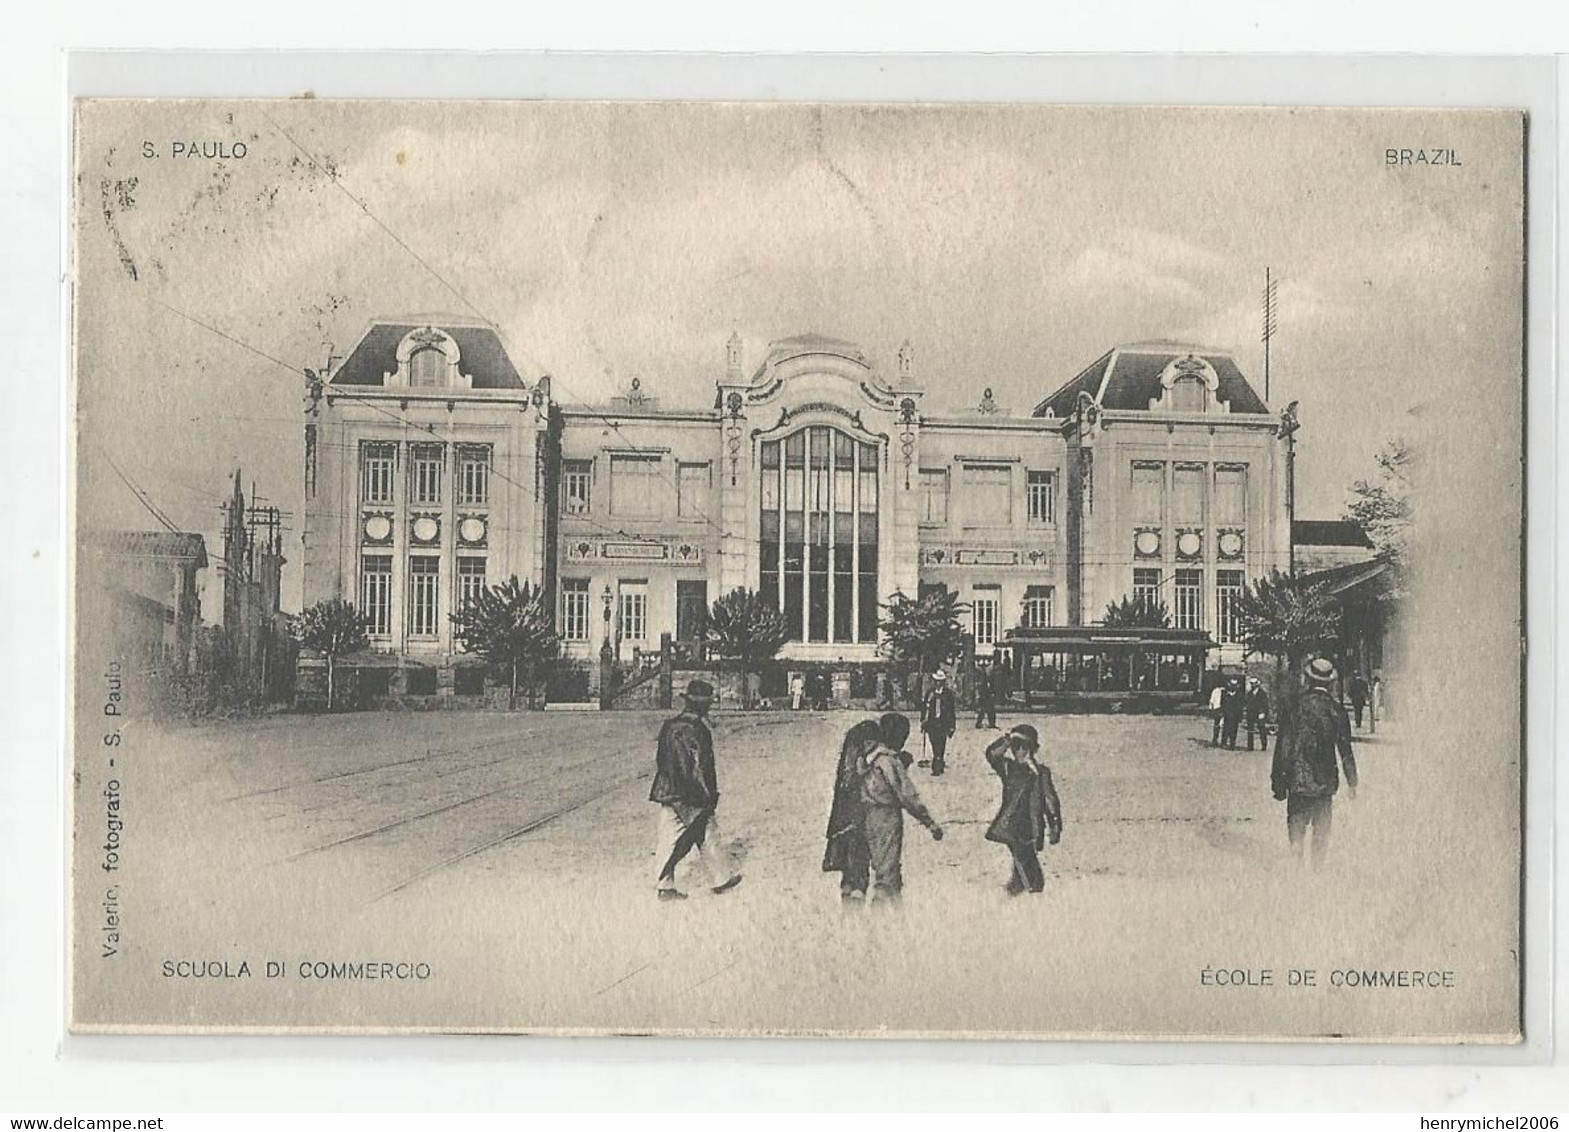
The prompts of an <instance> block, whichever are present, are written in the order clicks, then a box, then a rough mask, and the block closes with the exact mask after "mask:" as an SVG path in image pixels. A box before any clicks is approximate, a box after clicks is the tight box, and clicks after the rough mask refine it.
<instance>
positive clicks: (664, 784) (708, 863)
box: [648, 680, 741, 900]
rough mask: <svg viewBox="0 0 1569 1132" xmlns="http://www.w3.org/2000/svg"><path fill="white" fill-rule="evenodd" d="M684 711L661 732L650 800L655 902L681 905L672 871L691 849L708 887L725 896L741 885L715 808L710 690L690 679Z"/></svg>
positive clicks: (681, 895)
mask: <svg viewBox="0 0 1569 1132" xmlns="http://www.w3.org/2000/svg"><path fill="white" fill-rule="evenodd" d="M681 698H682V699H683V700H684V701H685V705H686V706H685V710H683V711H682V712H681V713H680V714H679V715H676V716H673V717H672V718H670V719H667V720H665V723H664V726H662V727H661V728H660V729H659V747H658V752H657V755H656V762H655V770H654V785H653V786H652V788H650V790H649V792H648V800H649V801H650V802H657V803H658V804H659V825H658V831H659V850H658V856H659V898H660V899H661V900H685V899H686V894H685V893H683V892H681V891H680V890H678V889H677V888H676V866H677V865H679V864H680V863H681V861H682V859H683V858H684V857H685V856H686V855H687V854H688V853H690V852H691V851H692V850H693V849H696V850H697V852H698V856H699V858H700V859H701V860H702V862H703V865H704V867H705V868H706V869H707V871H708V880H709V885H710V887H712V888H713V890H714V891H715V892H728V891H730V890H731V889H732V888H734V887H735V886H736V885H738V884H740V883H741V874H740V873H738V872H735V871H733V870H732V868H731V865H730V860H729V858H728V856H727V855H726V853H725V848H724V841H723V838H722V835H721V834H720V832H719V822H718V818H717V817H716V816H715V812H714V811H715V809H716V808H717V807H718V805H719V782H718V779H717V777H716V775H715V773H714V735H713V732H712V731H710V730H709V729H708V709H709V706H710V705H711V704H712V703H713V701H714V687H713V685H712V684H710V683H708V682H707V681H706V680H693V681H692V682H691V683H690V684H688V685H687V688H686V692H685V693H683V695H682V697H681Z"/></svg>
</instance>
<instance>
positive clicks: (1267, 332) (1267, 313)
mask: <svg viewBox="0 0 1569 1132" xmlns="http://www.w3.org/2000/svg"><path fill="white" fill-rule="evenodd" d="M1279 286H1280V280H1278V279H1276V278H1275V277H1274V276H1273V275H1271V274H1270V270H1269V268H1268V267H1266V268H1264V336H1263V338H1264V403H1265V404H1266V405H1267V404H1269V344H1270V340H1271V339H1272V338H1274V337H1275V327H1276V325H1277V323H1276V317H1275V316H1276V311H1277V303H1276V288H1278V287H1279Z"/></svg>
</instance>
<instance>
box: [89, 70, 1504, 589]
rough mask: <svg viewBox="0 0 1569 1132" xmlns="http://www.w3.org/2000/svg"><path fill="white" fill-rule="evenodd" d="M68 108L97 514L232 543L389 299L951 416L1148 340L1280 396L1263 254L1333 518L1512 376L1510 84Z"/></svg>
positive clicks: (568, 386) (1025, 394) (669, 384)
mask: <svg viewBox="0 0 1569 1132" xmlns="http://www.w3.org/2000/svg"><path fill="white" fill-rule="evenodd" d="M77 125H78V131H77V160H76V177H77V206H78V213H77V217H78V224H77V230H76V240H75V245H74V250H75V255H76V261H75V281H76V286H75V293H74V294H75V306H76V309H75V313H76V334H75V348H76V379H77V385H76V393H77V407H78V422H79V427H80V432H79V457H78V467H77V474H78V480H77V487H78V491H77V500H78V508H79V514H80V515H81V517H82V520H83V521H84V522H85V523H87V524H89V525H107V526H116V527H137V528H145V527H151V526H153V525H155V520H153V518H152V516H151V515H150V514H149V513H147V512H146V511H145V510H144V509H143V508H142V506H141V504H140V503H139V502H138V500H137V498H136V496H135V494H133V491H132V489H131V488H129V487H127V486H126V485H125V484H124V483H123V482H122V481H121V480H120V478H119V476H118V475H117V474H116V473H115V472H114V466H118V468H119V469H120V470H121V471H123V472H124V473H125V474H126V476H127V477H128V478H129V479H131V480H132V482H133V483H135V484H136V485H137V486H138V487H139V488H140V489H141V491H142V492H143V493H144V494H145V497H146V498H148V499H150V500H152V501H153V502H154V503H155V505H156V506H157V507H158V508H159V510H161V511H162V512H163V513H165V514H166V515H167V516H168V517H169V518H170V519H171V520H172V521H173V522H174V523H175V524H176V525H177V526H179V527H181V528H183V529H190V530H197V531H202V532H203V533H205V534H206V535H207V536H208V543H209V547H210V548H211V549H212V550H213V551H214V552H217V551H218V550H219V549H220V546H221V543H220V541H219V539H218V531H219V529H220V527H219V515H218V511H217V507H218V504H219V502H220V501H221V500H222V499H223V498H225V497H226V496H227V491H228V487H227V479H228V476H229V475H231V474H232V472H233V471H234V470H235V469H236V468H239V469H243V474H244V479H245V481H246V484H247V491H249V484H250V483H251V482H254V483H255V484H256V485H257V488H258V490H259V491H260V493H261V494H262V495H263V496H265V497H267V498H268V499H269V500H271V501H276V502H278V503H279V504H280V505H282V506H283V507H284V508H285V509H286V510H287V511H290V512H292V516H291V518H290V519H288V520H286V523H287V526H288V527H289V528H290V530H289V534H288V540H293V545H297V538H298V530H299V522H298V516H299V512H300V508H301V506H302V505H303V498H302V490H303V489H302V464H303V453H302V449H303V440H302V426H303V418H302V413H301V407H302V394H303V378H302V376H301V375H300V373H299V372H298V371H299V370H300V369H302V368H304V367H313V368H320V367H321V366H322V365H323V363H324V362H325V360H326V359H327V357H328V356H329V355H331V354H336V355H338V356H342V355H343V354H346V353H347V352H348V351H349V350H350V349H352V347H353V345H354V342H355V341H356V339H357V337H358V335H359V334H360V333H361V332H362V330H363V329H364V328H365V326H366V324H367V323H368V322H369V320H371V319H373V318H378V317H384V316H396V315H409V314H433V313H439V312H451V313H456V314H462V315H465V316H467V317H479V318H483V319H485V320H487V321H489V322H492V323H493V324H495V325H496V326H497V328H498V329H499V331H500V332H501V335H502V338H503V341H504V342H505V344H506V346H507V348H508V350H509V352H510V353H511V355H512V357H513V360H514V362H515V363H516V365H517V367H518V369H519V370H520V371H521V372H522V373H523V374H524V376H525V378H527V379H529V380H532V379H534V378H535V377H537V376H538V375H540V374H542V373H546V372H548V373H549V374H551V376H552V387H553V391H554V392H555V394H556V395H557V396H558V397H559V398H562V399H565V400H569V401H597V400H601V399H603V398H605V397H607V396H609V395H611V394H613V393H615V392H616V391H618V390H620V389H622V388H624V387H625V385H626V384H627V383H628V382H629V381H630V380H631V378H632V377H634V376H635V377H638V378H640V379H641V381H642V384H643V387H644V389H645V390H646V391H648V392H650V393H652V394H653V395H655V396H657V397H659V398H661V399H662V400H663V401H664V402H665V403H666V404H670V403H687V404H694V405H706V404H708V403H709V401H710V399H711V397H712V392H713V383H714V381H715V379H716V378H718V377H719V376H721V374H722V372H723V368H724V357H725V354H724V346H725V341H726V339H727V338H728V337H729V336H730V334H731V332H732V331H735V332H738V333H739V334H740V335H741V337H742V339H743V342H744V357H745V361H746V365H747V367H748V368H749V369H750V368H751V367H753V366H755V365H756V364H757V363H758V362H759V361H760V360H761V358H762V356H763V354H764V352H765V351H766V349H767V344H768V343H769V342H770V341H772V340H776V339H779V338H784V337H789V336H791V335H795V334H799V333H803V332H808V331H815V332H820V333H825V334H830V335H834V336H837V337H842V338H847V339H850V340H852V341H855V342H857V343H859V344H861V345H862V346H863V347H864V348H865V349H866V351H867V352H868V354H869V355H870V356H871V357H872V358H873V360H874V361H875V362H878V363H880V364H882V365H884V366H886V367H888V368H890V369H891V367H892V362H893V357H894V354H895V353H896V351H897V350H898V348H899V345H900V343H902V342H903V341H905V340H907V339H908V340H909V341H910V342H911V344H912V347H913V349H914V351H915V376H916V379H917V381H918V382H919V383H921V384H922V385H924V386H925V388H926V389H927V391H928V392H927V398H926V408H927V410H928V411H931V412H943V411H947V410H959V409H963V408H967V407H969V406H972V405H974V404H975V402H976V401H977V400H978V399H979V395H980V391H981V390H982V389H983V388H984V387H987V386H990V387H992V388H993V389H994V390H995V395H996V398H997V400H998V401H999V402H1000V403H1001V404H1002V405H1003V406H1004V407H1005V408H1006V409H1009V410H1011V411H1014V412H1019V413H1023V412H1027V411H1028V410H1029V408H1030V407H1031V406H1032V405H1033V404H1034V403H1035V402H1036V401H1038V400H1039V399H1040V398H1041V397H1042V396H1044V395H1045V394H1046V393H1049V392H1050V391H1051V390H1053V389H1055V388H1056V387H1057V386H1058V385H1060V384H1061V383H1063V382H1064V381H1066V380H1068V379H1069V378H1071V377H1072V376H1073V375H1074V374H1075V373H1077V372H1078V371H1079V370H1080V369H1081V368H1083V367H1084V366H1085V365H1086V364H1088V363H1089V362H1090V361H1092V360H1094V359H1095V358H1096V357H1098V356H1099V355H1100V354H1102V353H1104V352H1105V351H1106V350H1107V349H1109V348H1111V347H1112V346H1115V345H1117V344H1119V343H1126V342H1134V341H1139V340H1145V339H1150V338H1170V339H1178V340H1182V341H1189V342H1194V343H1197V344H1202V345H1205V346H1208V347H1212V348H1219V349H1224V350H1229V351H1233V352H1234V353H1235V354H1236V355H1237V358H1238V361H1239V363H1240V365H1241V367H1242V369H1243V372H1244V373H1245V374H1247V375H1248V376H1249V377H1250V379H1251V380H1253V382H1254V384H1255V385H1256V386H1257V387H1259V389H1260V392H1261V393H1262V392H1263V388H1262V387H1263V373H1262V370H1263V366H1262V347H1261V343H1260V341H1259V339H1260V330H1261V318H1260V315H1261V311H1260V307H1261V301H1262V290H1263V285H1264V272H1265V268H1266V267H1268V268H1269V269H1270V270H1271V272H1272V273H1273V275H1274V276H1275V277H1276V278H1277V279H1278V280H1279V308H1278V310H1279V313H1278V332H1277V335H1276V337H1275V339H1274V343H1273V347H1272V360H1271V388H1270V401H1271V403H1272V405H1273V406H1274V407H1275V408H1277V409H1278V408H1280V407H1282V406H1284V405H1285V404H1287V403H1288V402H1290V401H1298V402H1299V403H1300V408H1299V413H1300V417H1301V420H1302V423H1303V428H1302V432H1301V433H1300V434H1299V437H1300V440H1301V443H1300V447H1299V452H1300V460H1299V482H1300V503H1299V508H1298V514H1299V516H1301V517H1315V518H1331V517H1336V516H1338V515H1340V514H1341V513H1342V511H1343V508H1344V503H1345V498H1346V492H1347V489H1348V488H1349V486H1350V484H1351V482H1352V481H1353V480H1354V479H1356V478H1358V477H1360V476H1365V475H1368V474H1370V473H1371V471H1372V468H1373V456H1374V453H1375V452H1376V451H1377V449H1378V447H1379V446H1380V445H1381V444H1382V443H1384V442H1385V441H1386V440H1388V439H1389V438H1391V437H1393V436H1397V435H1398V436H1404V437H1406V438H1408V439H1411V440H1413V441H1415V442H1417V443H1418V444H1420V443H1421V442H1422V440H1423V438H1424V437H1426V438H1427V439H1428V441H1429V446H1430V447H1432V448H1434V449H1439V448H1442V449H1444V451H1445V452H1446V453H1447V454H1448V455H1449V456H1452V457H1454V458H1456V459H1461V460H1465V459H1471V458H1478V459H1480V458H1481V456H1480V455H1478V454H1476V453H1474V452H1473V451H1472V448H1474V445H1472V446H1469V447H1467V446H1463V445H1461V444H1459V442H1458V437H1459V435H1460V434H1458V433H1457V432H1456V431H1455V429H1454V428H1453V426H1452V424H1451V423H1450V422H1452V421H1453V420H1454V419H1455V416H1454V414H1455V412H1456V410H1457V409H1459V408H1461V407H1462V406H1465V407H1475V406H1477V405H1479V404H1481V403H1482V402H1479V401H1477V400H1476V399H1475V398H1476V393H1477V390H1478V389H1483V390H1485V389H1487V388H1488V385H1489V383H1496V382H1503V383H1505V384H1504V385H1503V386H1502V387H1501V388H1502V394H1501V396H1502V398H1503V401H1502V402H1501V403H1505V404H1510V403H1513V404H1517V403H1518V397H1519V371H1520V357H1519V349H1520V337H1521V335H1520V318H1521V315H1520V291H1521V288H1520V270H1521V267H1520V257H1521V251H1520V247H1521V234H1520V201H1521V194H1522V186H1521V179H1520V150H1519V124H1518V118H1516V117H1512V116H1511V115H1509V114H1507V113H1500V112H1480V113H1476V112H1452V111H1442V112H1440V111H1432V112H1421V111H1415V112H1406V111H1371V112H1370V111H1340V110H1312V111H1308V110H1302V111H1292V110H1274V111H1265V110H1195V109H1190V110H1180V109H1137V108H1107V107H1077V108H1069V107H1026V106H990V107H952V106H950V107H935V106H926V107H921V106H902V107H894V106H881V107H864V106H811V105H787V104H728V105H727V104H687V105H682V104H665V105H656V104H612V103H599V104H592V103H590V104H570V103H397V102H388V103H379V102H369V101H365V102H325V101H315V100H304V99H300V100H289V101H279V102H161V103H153V102H135V101H122V102H98V103H91V104H86V105H84V106H83V107H82V108H81V109H80V111H79V115H78V123H77ZM204 143H205V144H206V145H207V146H208V147H209V148H208V150H207V154H206V155H204V154H202V146H203V144H204ZM219 145H222V146H223V147H225V148H224V149H222V150H221V151H218V150H215V149H213V148H212V147H215V146H219ZM178 146H183V147H184V151H185V152H184V153H178V154H177V152H176V150H177V147H178ZM241 146H243V148H244V154H243V156H241V155H240V153H239V147H241ZM1391 148H1394V149H1397V150H1398V149H1401V148H1409V149H1424V150H1427V151H1429V152H1431V151H1432V150H1433V149H1444V150H1452V151H1453V152H1454V156H1455V158H1456V159H1458V161H1459V164H1458V165H1433V164H1420V165H1401V164H1394V165H1391V164H1389V163H1388V161H1387V159H1386V151H1387V150H1388V149H1391ZM193 151H194V152H195V153H196V156H187V155H186V154H188V153H191V152H193ZM149 153H150V154H151V156H149V155H148V154H149ZM264 355H265V356H264ZM1467 398H1470V399H1471V400H1470V401H1469V402H1468V401H1467V400H1466V399H1467ZM1515 412H1516V415H1518V410H1517V409H1516V410H1515ZM1435 429H1436V430H1438V431H1437V432H1436V433H1435ZM1506 439H1507V438H1506ZM1484 447H1485V445H1484ZM111 461H112V465H111ZM289 545H291V543H290V541H287V540H286V546H285V553H286V554H287V553H288V547H289ZM296 557H297V556H296ZM211 573H212V574H215V573H216V571H214V572H211ZM284 592H285V605H286V607H291V601H292V602H293V603H297V601H298V593H299V579H298V572H297V570H295V569H294V568H293V567H291V568H290V569H289V570H287V571H286V574H285V589H284ZM209 607H210V603H209ZM208 616H209V618H210V617H211V613H210V612H209V613H208Z"/></svg>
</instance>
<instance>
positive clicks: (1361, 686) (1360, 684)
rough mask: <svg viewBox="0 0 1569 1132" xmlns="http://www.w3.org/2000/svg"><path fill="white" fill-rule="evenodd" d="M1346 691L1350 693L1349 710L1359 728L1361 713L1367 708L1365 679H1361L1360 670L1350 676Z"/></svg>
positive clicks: (1360, 725)
mask: <svg viewBox="0 0 1569 1132" xmlns="http://www.w3.org/2000/svg"><path fill="white" fill-rule="evenodd" d="M1348 691H1350V693H1351V711H1352V713H1353V714H1354V715H1355V717H1356V725H1357V728H1358V729H1359V730H1360V729H1361V727H1362V713H1363V711H1365V710H1366V709H1367V700H1368V691H1367V681H1366V680H1364V679H1362V674H1361V673H1360V672H1359V673H1357V674H1356V675H1355V676H1353V677H1352V678H1351V687H1350V688H1349V689H1348Z"/></svg>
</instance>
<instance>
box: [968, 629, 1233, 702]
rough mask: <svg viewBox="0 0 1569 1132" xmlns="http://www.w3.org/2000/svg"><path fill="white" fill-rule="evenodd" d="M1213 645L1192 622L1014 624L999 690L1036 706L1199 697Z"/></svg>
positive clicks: (1002, 648) (1000, 666)
mask: <svg viewBox="0 0 1569 1132" xmlns="http://www.w3.org/2000/svg"><path fill="white" fill-rule="evenodd" d="M1215 647H1216V645H1215V642H1214V641H1212V640H1211V639H1210V637H1209V634H1208V633H1204V632H1199V631H1197V630H1191V629H1113V628H1107V627H1103V626H1099V625H1088V626H1072V627H1067V626H1065V627H1059V628H1051V629H1010V630H1008V631H1007V633H1005V634H1004V636H1003V640H1002V641H1001V642H1000V643H999V644H998V646H997V650H996V654H995V656H996V660H995V664H996V667H997V672H998V675H999V677H1000V680H999V687H998V691H999V692H1006V694H1007V695H1008V696H1009V697H1010V698H1011V699H1014V700H1016V701H1022V702H1024V703H1025V704H1028V705H1031V706H1037V705H1046V704H1058V705H1064V704H1067V703H1071V702H1073V701H1097V700H1099V701H1112V700H1130V699H1133V700H1148V701H1150V702H1151V704H1152V706H1153V705H1156V704H1169V705H1173V706H1175V705H1177V704H1182V703H1195V702H1202V701H1203V699H1204V658H1205V656H1206V655H1207V654H1208V652H1209V650H1210V649H1212V648H1215Z"/></svg>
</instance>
